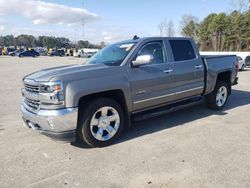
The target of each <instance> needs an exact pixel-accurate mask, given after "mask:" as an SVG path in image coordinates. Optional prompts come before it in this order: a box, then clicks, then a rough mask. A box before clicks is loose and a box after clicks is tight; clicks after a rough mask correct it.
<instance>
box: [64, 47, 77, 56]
mask: <svg viewBox="0 0 250 188" xmlns="http://www.w3.org/2000/svg"><path fill="white" fill-rule="evenodd" d="M74 51H75V49H73V48H71V49H67V51H66V54H65V55H66V56H73V55H74Z"/></svg>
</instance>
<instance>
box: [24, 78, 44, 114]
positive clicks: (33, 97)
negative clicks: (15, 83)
mask: <svg viewBox="0 0 250 188" xmlns="http://www.w3.org/2000/svg"><path fill="white" fill-rule="evenodd" d="M24 89H25V91H26V92H24V103H25V106H26V108H27V110H29V111H31V112H37V111H38V110H39V107H40V100H39V97H38V94H39V85H38V83H37V82H36V81H35V80H29V79H25V80H24Z"/></svg>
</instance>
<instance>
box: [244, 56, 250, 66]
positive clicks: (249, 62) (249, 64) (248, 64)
mask: <svg viewBox="0 0 250 188" xmlns="http://www.w3.org/2000/svg"><path fill="white" fill-rule="evenodd" d="M245 64H246V67H250V55H249V56H247V57H246V59H245Z"/></svg>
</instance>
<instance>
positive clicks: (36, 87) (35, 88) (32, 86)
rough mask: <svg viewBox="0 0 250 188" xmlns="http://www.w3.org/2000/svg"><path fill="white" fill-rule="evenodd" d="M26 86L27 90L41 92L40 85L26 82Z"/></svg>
mask: <svg viewBox="0 0 250 188" xmlns="http://www.w3.org/2000/svg"><path fill="white" fill-rule="evenodd" d="M24 88H25V90H26V91H29V92H34V93H39V85H35V84H27V83H24Z"/></svg>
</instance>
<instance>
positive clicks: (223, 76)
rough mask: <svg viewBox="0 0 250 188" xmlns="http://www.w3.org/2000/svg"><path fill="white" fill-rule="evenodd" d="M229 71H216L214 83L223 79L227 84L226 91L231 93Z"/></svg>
mask: <svg viewBox="0 0 250 188" xmlns="http://www.w3.org/2000/svg"><path fill="white" fill-rule="evenodd" d="M231 75H232V73H231V71H224V72H220V73H218V75H217V79H216V83H217V82H219V81H223V82H225V83H227V85H228V89H229V91H228V93H229V94H231V85H232V84H231Z"/></svg>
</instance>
